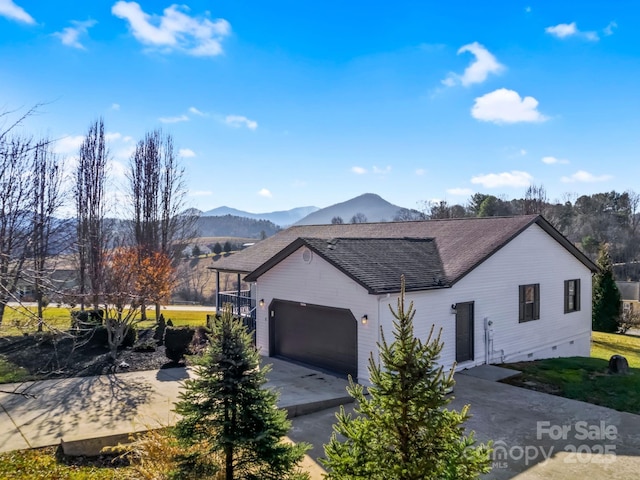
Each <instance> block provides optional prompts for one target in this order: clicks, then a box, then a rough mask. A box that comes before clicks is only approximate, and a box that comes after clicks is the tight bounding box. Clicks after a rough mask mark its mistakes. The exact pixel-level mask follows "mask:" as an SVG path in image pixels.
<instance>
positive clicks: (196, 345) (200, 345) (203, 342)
mask: <svg viewBox="0 0 640 480" xmlns="http://www.w3.org/2000/svg"><path fill="white" fill-rule="evenodd" d="M210 332H211V330H210V329H207V328H206V327H197V328H196V330H195V333H194V334H193V338H192V339H191V343H190V344H189V351H190V352H191V354H192V355H199V354H201V353H202V352H204V350H205V348H207V345H209V333H210Z"/></svg>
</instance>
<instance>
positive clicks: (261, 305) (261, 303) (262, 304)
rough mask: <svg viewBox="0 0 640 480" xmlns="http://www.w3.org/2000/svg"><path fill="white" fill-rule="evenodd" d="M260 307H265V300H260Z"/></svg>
mask: <svg viewBox="0 0 640 480" xmlns="http://www.w3.org/2000/svg"><path fill="white" fill-rule="evenodd" d="M259 305H260V307H264V298H261V299H260V302H259Z"/></svg>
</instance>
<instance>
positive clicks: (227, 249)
mask: <svg viewBox="0 0 640 480" xmlns="http://www.w3.org/2000/svg"><path fill="white" fill-rule="evenodd" d="M222 249H223V250H224V253H229V252H230V251H231V242H229V240H227V241H226V242H224V247H223V248H222Z"/></svg>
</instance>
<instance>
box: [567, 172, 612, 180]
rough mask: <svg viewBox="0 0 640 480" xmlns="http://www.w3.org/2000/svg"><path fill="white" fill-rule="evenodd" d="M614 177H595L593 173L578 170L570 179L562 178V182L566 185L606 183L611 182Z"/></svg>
mask: <svg viewBox="0 0 640 480" xmlns="http://www.w3.org/2000/svg"><path fill="white" fill-rule="evenodd" d="M612 178H613V176H612V175H594V174H593V173H589V172H585V171H584V170H578V171H577V172H576V173H574V174H573V175H571V176H570V177H562V178H561V180H562V181H563V182H564V183H576V182H580V183H594V182H606V181H607V180H611V179H612Z"/></svg>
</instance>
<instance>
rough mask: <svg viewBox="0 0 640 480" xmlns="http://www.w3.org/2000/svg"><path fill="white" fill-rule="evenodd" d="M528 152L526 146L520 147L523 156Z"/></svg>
mask: <svg viewBox="0 0 640 480" xmlns="http://www.w3.org/2000/svg"><path fill="white" fill-rule="evenodd" d="M526 154H527V151H526V150H525V149H524V148H521V149H520V155H522V156H523V157H524V156H525V155H526Z"/></svg>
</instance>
